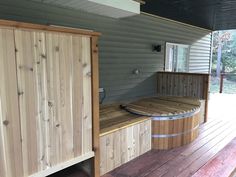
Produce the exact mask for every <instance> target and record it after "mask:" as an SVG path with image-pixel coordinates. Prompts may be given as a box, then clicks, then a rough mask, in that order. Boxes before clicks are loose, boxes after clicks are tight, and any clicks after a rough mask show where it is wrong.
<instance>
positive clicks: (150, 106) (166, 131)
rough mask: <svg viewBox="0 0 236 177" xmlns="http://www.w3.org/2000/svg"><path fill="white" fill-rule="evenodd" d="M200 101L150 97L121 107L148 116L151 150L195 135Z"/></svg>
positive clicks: (185, 141) (168, 145) (163, 147)
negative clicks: (150, 126)
mask: <svg viewBox="0 0 236 177" xmlns="http://www.w3.org/2000/svg"><path fill="white" fill-rule="evenodd" d="M200 104H201V103H200V101H199V100H198V99H195V98H190V97H151V98H145V99H141V100H138V101H135V102H133V103H130V104H128V105H126V107H125V109H126V110H127V111H129V112H131V113H134V114H139V115H143V116H149V117H151V119H152V148H153V149H171V148H175V147H179V146H183V145H185V144H188V143H190V142H192V141H193V140H195V139H196V138H197V136H198V132H199V117H200V114H199V112H200Z"/></svg>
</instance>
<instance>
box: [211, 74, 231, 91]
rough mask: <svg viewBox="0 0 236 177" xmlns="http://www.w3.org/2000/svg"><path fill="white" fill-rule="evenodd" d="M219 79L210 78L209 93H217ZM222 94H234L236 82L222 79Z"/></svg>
mask: <svg viewBox="0 0 236 177" xmlns="http://www.w3.org/2000/svg"><path fill="white" fill-rule="evenodd" d="M219 90H220V79H219V78H217V77H211V85H210V92H211V93H219ZM223 93H227V94H236V82H233V81H229V80H227V79H224V85H223Z"/></svg>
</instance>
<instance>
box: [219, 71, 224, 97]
mask: <svg viewBox="0 0 236 177" xmlns="http://www.w3.org/2000/svg"><path fill="white" fill-rule="evenodd" d="M223 86H224V74H223V73H221V75H220V93H222V92H223Z"/></svg>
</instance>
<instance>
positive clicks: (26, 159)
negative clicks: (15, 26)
mask: <svg viewBox="0 0 236 177" xmlns="http://www.w3.org/2000/svg"><path fill="white" fill-rule="evenodd" d="M36 35H37V34H35V33H34V32H28V31H23V30H15V45H16V61H17V62H16V63H17V78H18V92H19V107H20V120H21V134H22V152H23V166H24V175H25V176H28V175H30V174H33V173H36V172H37V171H38V164H39V157H38V153H40V150H41V147H39V146H38V144H39V143H38V142H41V143H40V145H42V146H44V145H43V144H42V143H44V140H41V135H37V133H38V134H40V133H44V131H43V126H41V125H39V124H41V121H43V120H42V117H41V111H42V110H41V105H39V104H40V101H41V100H40V99H41V95H38V94H40V93H42V90H41V89H42V88H39V89H40V90H37V84H38V83H37V71H36V65H37V63H36V61H35V59H36V58H35V53H38V51H36V50H38V48H35V44H34V41H35V40H36V39H35V37H36ZM38 108H39V109H38ZM39 119H40V120H39ZM39 127H40V128H42V129H39Z"/></svg>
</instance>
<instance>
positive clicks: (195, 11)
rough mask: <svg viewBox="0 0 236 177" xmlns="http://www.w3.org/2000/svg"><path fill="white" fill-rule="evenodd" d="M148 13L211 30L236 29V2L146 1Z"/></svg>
mask: <svg viewBox="0 0 236 177" xmlns="http://www.w3.org/2000/svg"><path fill="white" fill-rule="evenodd" d="M145 2H146V3H145V4H143V5H142V6H141V10H142V11H143V12H146V13H150V14H154V15H158V16H161V17H166V18H169V19H172V20H176V21H180V22H183V23H188V24H191V25H195V26H199V27H202V28H207V29H211V30H226V29H236V0H146V1H145Z"/></svg>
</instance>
